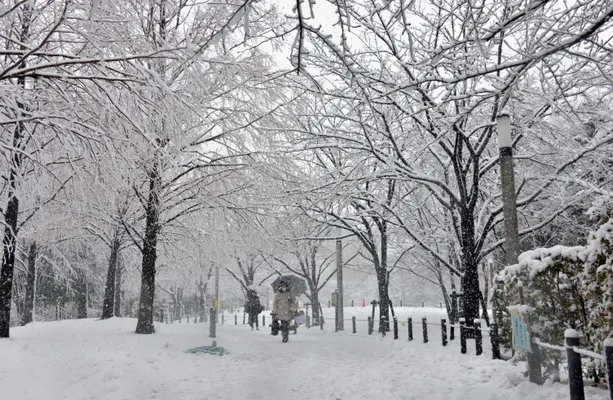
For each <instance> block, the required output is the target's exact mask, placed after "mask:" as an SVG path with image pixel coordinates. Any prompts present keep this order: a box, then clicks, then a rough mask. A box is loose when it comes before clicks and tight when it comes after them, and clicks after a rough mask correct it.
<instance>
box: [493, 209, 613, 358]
mask: <svg viewBox="0 0 613 400" xmlns="http://www.w3.org/2000/svg"><path fill="white" fill-rule="evenodd" d="M518 261H519V263H518V264H516V265H512V266H509V267H507V268H505V269H504V270H503V271H502V272H500V273H499V274H498V275H497V277H496V282H497V287H496V290H495V291H494V297H493V298H494V305H495V306H496V308H497V310H498V311H502V315H501V316H500V317H499V318H498V319H499V324H501V336H502V337H501V339H502V343H503V345H505V347H507V348H508V347H510V346H511V321H510V315H509V314H508V312H507V311H506V307H507V306H510V305H516V304H519V290H518V287H517V286H518V282H520V281H521V282H522V284H523V290H524V302H525V304H527V305H529V306H530V307H531V309H532V311H531V312H530V313H529V315H528V323H529V325H530V330H531V332H532V334H533V335H534V336H536V337H538V338H539V339H540V340H541V341H542V342H547V343H551V344H554V345H563V344H564V330H565V329H567V328H573V329H576V330H578V331H580V332H581V333H582V334H583V337H582V341H581V342H582V343H581V346H582V347H585V348H588V349H589V350H592V351H596V352H602V343H603V341H604V340H605V339H606V338H607V337H608V336H609V335H610V334H611V333H612V332H613V265H612V264H613V218H609V219H608V221H606V222H605V223H604V224H602V225H601V226H600V228H599V229H598V230H597V231H596V232H592V233H591V234H590V236H589V240H588V244H587V246H575V247H567V246H554V247H551V248H547V249H544V248H541V249H535V250H531V251H527V252H524V253H522V254H521V255H520V256H519V260H518ZM541 352H542V355H543V357H542V358H543V364H544V366H545V368H546V369H548V368H547V367H552V366H553V364H555V363H556V358H557V357H558V356H559V353H558V352H557V351H550V350H546V349H541Z"/></svg>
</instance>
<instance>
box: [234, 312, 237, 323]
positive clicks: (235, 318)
mask: <svg viewBox="0 0 613 400" xmlns="http://www.w3.org/2000/svg"><path fill="white" fill-rule="evenodd" d="M234 325H238V315H236V314H234Z"/></svg>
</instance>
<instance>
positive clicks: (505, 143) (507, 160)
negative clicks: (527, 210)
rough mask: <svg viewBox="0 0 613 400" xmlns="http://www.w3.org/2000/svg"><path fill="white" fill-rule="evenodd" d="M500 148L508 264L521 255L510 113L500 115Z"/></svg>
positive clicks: (513, 262) (514, 261) (498, 126)
mask: <svg viewBox="0 0 613 400" xmlns="http://www.w3.org/2000/svg"><path fill="white" fill-rule="evenodd" d="M497 128H498V148H499V154H500V181H501V186H502V213H503V216H504V227H505V252H506V259H505V261H506V264H507V265H513V264H516V263H517V257H518V256H519V251H520V250H519V230H518V228H517V204H516V199H515V173H514V171H513V138H512V136H511V119H510V117H509V115H508V114H502V115H500V116H499V117H498V122H497Z"/></svg>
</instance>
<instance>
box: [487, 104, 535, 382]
mask: <svg viewBox="0 0 613 400" xmlns="http://www.w3.org/2000/svg"><path fill="white" fill-rule="evenodd" d="M497 128H498V148H499V152H500V182H501V186H502V213H503V216H504V228H505V242H504V245H505V252H506V257H505V264H506V265H507V266H509V265H515V264H517V259H518V257H519V253H520V247H519V228H518V224H517V199H516V194H515V172H514V171H513V137H512V135H511V118H510V117H509V114H501V115H500V116H499V117H498V121H497ZM518 286H519V285H518ZM519 297H520V299H519V302H520V304H524V298H523V297H524V295H523V289H522V288H521V286H520V287H519ZM530 345H531V347H532V352H528V353H527V356H528V371H529V374H530V378H529V379H530V382H532V383H536V384H538V385H540V384H542V379H543V378H542V376H541V362H540V356H539V354H540V352H539V348H538V345H536V344H535V343H531V344H530Z"/></svg>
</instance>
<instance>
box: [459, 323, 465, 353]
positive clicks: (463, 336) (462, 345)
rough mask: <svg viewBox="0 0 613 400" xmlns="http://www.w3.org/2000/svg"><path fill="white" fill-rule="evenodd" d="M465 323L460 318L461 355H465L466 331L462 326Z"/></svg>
mask: <svg viewBox="0 0 613 400" xmlns="http://www.w3.org/2000/svg"><path fill="white" fill-rule="evenodd" d="M465 323H466V322H465V320H464V318H460V352H462V354H466V332H464V331H465V329H466V327H465V326H464V324H465Z"/></svg>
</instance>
